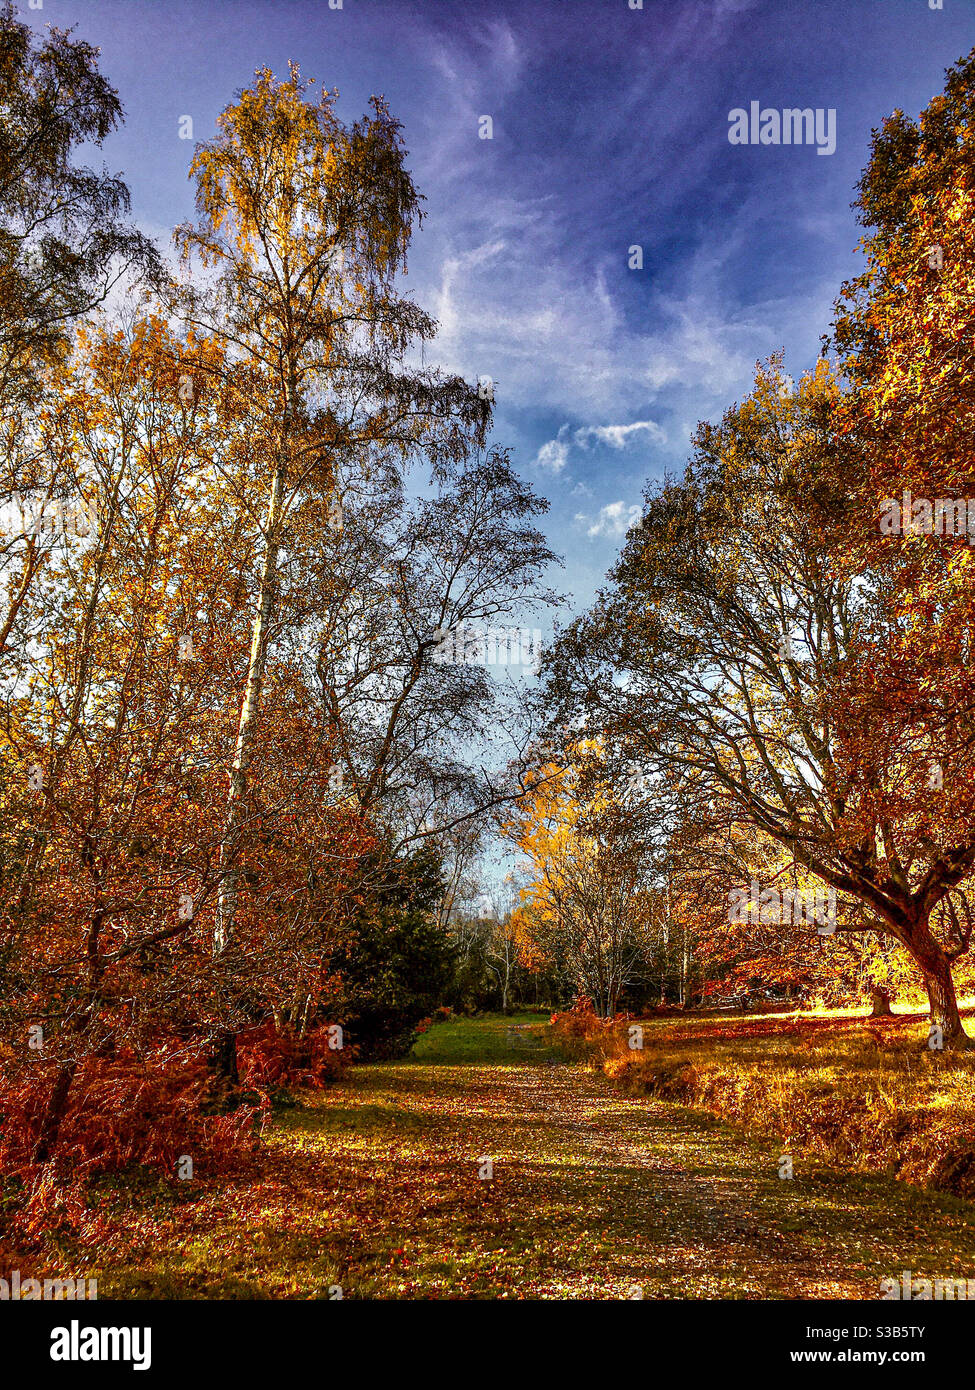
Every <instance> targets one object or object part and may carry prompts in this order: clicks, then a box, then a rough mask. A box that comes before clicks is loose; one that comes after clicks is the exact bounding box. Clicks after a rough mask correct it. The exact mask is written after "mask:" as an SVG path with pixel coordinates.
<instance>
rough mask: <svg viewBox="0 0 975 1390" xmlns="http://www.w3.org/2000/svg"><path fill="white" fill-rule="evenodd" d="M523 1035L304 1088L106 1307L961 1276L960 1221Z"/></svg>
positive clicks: (866, 1294)
mask: <svg viewBox="0 0 975 1390" xmlns="http://www.w3.org/2000/svg"><path fill="white" fill-rule="evenodd" d="M540 1025H541V1021H540V1020H539V1019H538V1018H534V1019H531V1020H530V1021H529V1020H527V1019H526V1018H525V1017H524V1016H522V1017H520V1018H518V1019H515V1020H504V1019H497V1018H495V1019H484V1020H478V1021H476V1022H463V1021H462V1022H458V1023H451V1024H447V1025H443V1026H441V1027H438V1028H436V1029H434V1030H432V1031H431V1033H430V1034H428V1035H427V1036H426V1037H424V1038H423V1039H422V1040H421V1043H420V1046H419V1049H418V1051H419V1055H418V1056H416V1057H413V1058H410V1059H407V1060H406V1061H404V1062H399V1063H393V1064H389V1065H374V1066H362V1067H358V1068H353V1070H352V1071H351V1072H350V1074H349V1077H348V1080H347V1081H346V1082H344V1083H343V1084H341V1085H340V1086H336V1087H333V1088H332V1089H330V1090H328V1091H326V1092H324V1093H318V1094H314V1095H309V1094H306V1095H305V1096H304V1097H303V1099H302V1103H301V1105H300V1107H298V1108H296V1109H294V1110H289V1111H286V1112H284V1113H283V1114H282V1115H281V1116H280V1117H279V1118H278V1119H277V1120H276V1121H275V1124H274V1126H273V1128H272V1130H271V1132H270V1134H269V1136H268V1147H267V1150H266V1154H265V1157H264V1159H263V1160H262V1162H261V1167H260V1172H259V1173H255V1174H254V1175H253V1178H252V1179H250V1180H247V1181H245V1182H244V1183H243V1184H242V1183H241V1181H240V1179H238V1180H237V1181H236V1182H235V1183H234V1184H233V1186H232V1187H227V1188H219V1187H217V1188H214V1189H213V1190H212V1191H210V1192H208V1193H207V1194H205V1195H204V1194H201V1195H200V1196H199V1197H198V1198H196V1199H195V1200H193V1201H192V1203H191V1204H189V1206H187V1207H186V1208H184V1209H183V1210H182V1211H181V1212H180V1213H179V1220H178V1221H177V1222H174V1224H173V1230H172V1236H171V1242H169V1249H166V1245H167V1242H166V1241H165V1240H164V1241H163V1246H162V1248H161V1247H160V1245H159V1244H158V1243H155V1242H154V1249H153V1251H152V1254H151V1256H150V1257H149V1258H148V1259H147V1260H146V1261H144V1262H143V1261H133V1262H132V1263H130V1264H129V1265H128V1268H127V1270H126V1271H125V1272H124V1273H123V1272H122V1271H119V1270H118V1268H117V1266H116V1270H115V1271H114V1273H113V1272H111V1271H106V1274H105V1286H104V1294H103V1295H102V1296H105V1297H110V1296H111V1294H112V1291H113V1287H114V1290H115V1292H116V1295H117V1296H123V1297H124V1296H126V1295H128V1296H132V1295H133V1294H134V1295H136V1296H141V1297H146V1296H149V1297H152V1296H155V1297H164V1298H165V1297H174V1296H175V1297H183V1298H185V1297H194V1296H195V1297H202V1298H214V1297H216V1298H219V1297H231V1298H234V1297H237V1298H241V1297H243V1298H253V1297H272V1298H280V1297H292V1298H296V1297H297V1298H309V1297H310V1298H315V1297H319V1298H327V1297H329V1293H328V1289H329V1286H334V1285H336V1284H339V1285H341V1287H342V1296H343V1297H345V1298H377V1297H378V1298H406V1299H427V1298H434V1299H441V1298H447V1299H449V1298H479V1299H495V1298H515V1299H520V1298H549V1299H566V1298H568V1299H574V1298H583V1299H585V1298H600V1299H605V1298H629V1297H634V1296H639V1294H638V1293H637V1291H638V1290H639V1291H641V1292H642V1296H643V1297H644V1298H664V1299H666V1298H753V1299H754V1298H787V1299H794V1298H823V1297H825V1298H842V1297H854V1298H876V1297H877V1295H878V1288H879V1280H880V1279H881V1278H882V1277H883V1276H884V1275H887V1274H895V1275H899V1273H900V1271H901V1270H904V1269H911V1270H913V1271H914V1273H915V1274H919V1273H924V1272H930V1273H937V1274H943V1275H949V1274H950V1275H960V1274H975V1222H973V1217H975V1208H973V1206H972V1205H970V1204H967V1203H963V1202H960V1201H956V1200H954V1199H952V1198H950V1197H944V1196H940V1195H936V1194H933V1193H926V1192H922V1191H920V1190H918V1189H914V1188H911V1187H908V1186H907V1185H905V1184H901V1183H896V1182H893V1181H890V1180H888V1179H886V1178H884V1177H877V1178H874V1177H864V1176H863V1175H859V1174H850V1173H844V1172H840V1171H838V1170H837V1169H835V1168H830V1167H827V1166H824V1165H820V1164H812V1165H809V1164H806V1163H804V1162H802V1161H800V1160H798V1159H796V1158H795V1156H794V1163H795V1177H794V1178H793V1179H792V1180H783V1179H780V1178H779V1176H778V1168H777V1159H778V1156H779V1150H778V1149H777V1148H776V1147H775V1146H774V1145H773V1144H771V1143H766V1142H762V1141H760V1140H759V1141H753V1140H750V1139H749V1138H747V1137H745V1136H742V1135H741V1134H740V1133H737V1132H735V1131H733V1130H731V1129H730V1128H728V1127H727V1126H725V1125H723V1124H721V1123H720V1122H718V1121H717V1120H714V1119H712V1118H711V1117H709V1116H706V1115H701V1114H699V1113H697V1112H691V1111H688V1110H686V1109H683V1108H682V1107H679V1106H676V1105H672V1104H668V1103H665V1102H660V1101H654V1100H647V1099H644V1098H629V1097H626V1096H624V1095H622V1094H621V1093H619V1092H618V1091H616V1090H615V1089H614V1088H613V1087H612V1085H611V1084H610V1083H609V1082H607V1081H605V1080H604V1079H603V1078H601V1077H596V1076H593V1075H592V1074H590V1073H588V1072H586V1071H585V1070H583V1069H581V1068H579V1067H577V1066H569V1065H564V1064H559V1063H554V1062H553V1061H552V1060H551V1059H550V1058H549V1056H548V1055H547V1053H546V1049H545V1046H544V1043H543V1042H542V1034H543V1029H542V1027H541V1026H540ZM486 1157H490V1158H491V1159H492V1161H493V1174H494V1175H493V1178H492V1179H491V1180H485V1179H482V1178H481V1177H479V1169H480V1168H481V1165H482V1160H483V1159H484V1158H486ZM146 1254H147V1256H148V1255H149V1251H147V1252H146ZM174 1286H175V1288H178V1289H179V1290H180V1291H179V1292H174ZM101 1288H102V1286H101V1285H100V1290H101Z"/></svg>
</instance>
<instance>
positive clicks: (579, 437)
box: [535, 420, 667, 473]
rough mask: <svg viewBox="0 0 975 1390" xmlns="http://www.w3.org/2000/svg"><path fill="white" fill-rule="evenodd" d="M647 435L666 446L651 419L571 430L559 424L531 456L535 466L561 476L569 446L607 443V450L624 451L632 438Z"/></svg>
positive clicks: (567, 457)
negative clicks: (553, 436) (556, 430)
mask: <svg viewBox="0 0 975 1390" xmlns="http://www.w3.org/2000/svg"><path fill="white" fill-rule="evenodd" d="M641 436H647V437H649V438H650V439H651V440H653V441H654V442H655V443H658V444H664V443H666V440H667V436H666V434H665V432H664V431H663V430H662V429H661V427H660V426H659V425H658V424H657V422H656V421H655V420H634V421H633V423H632V424H629V425H580V426H579V428H578V429H576V430H572V429H571V428H570V426H569V425H567V424H566V425H562V426H561V428H560V429H559V432H558V434H557V435H556V437H555V438H554V439H549V440H547V441H546V442H545V443H544V444H543V445H542V446H541V448H540V449H539V451H538V453H537V455H536V457H535V467H536V468H545V469H548V470H549V471H550V472H552V473H561V472H562V470H563V468H565V466H566V464H567V463H568V462H569V455H570V452H571V450H572V446H573V444H575V445H578V446H579V447H580V448H583V449H589V448H591V447H592V446H593V444H607V445H608V446H609V447H610V448H611V449H625V448H626V446H627V444H630V443H631V442H633V441H634V440H635V439H637V438H638V437H641Z"/></svg>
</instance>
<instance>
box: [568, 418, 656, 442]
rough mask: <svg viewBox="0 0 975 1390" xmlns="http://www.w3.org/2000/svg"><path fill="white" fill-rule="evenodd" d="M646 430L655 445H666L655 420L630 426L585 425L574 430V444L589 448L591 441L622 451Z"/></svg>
mask: <svg viewBox="0 0 975 1390" xmlns="http://www.w3.org/2000/svg"><path fill="white" fill-rule="evenodd" d="M641 430H646V431H647V432H648V434H649V435H650V438H651V439H652V440H653V441H654V442H655V443H656V444H666V442H667V436H666V434H665V433H664V431H663V430H662V429H661V428H660V426H659V425H658V424H657V423H656V421H655V420H634V422H633V424H632V425H586V426H584V427H583V428H582V429H578V430H576V435H575V437H576V443H577V444H581V445H583V447H584V448H588V447H589V443H590V441H591V440H598V441H599V443H600V444H608V445H609V446H610V447H611V448H613V449H623V448H625V447H626V445H627V444H628V443H629V442H630V440H631V439H632V438H633V436H634V435H635V434H638V433H639V432H640V431H641Z"/></svg>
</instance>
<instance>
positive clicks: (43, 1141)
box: [32, 1061, 78, 1163]
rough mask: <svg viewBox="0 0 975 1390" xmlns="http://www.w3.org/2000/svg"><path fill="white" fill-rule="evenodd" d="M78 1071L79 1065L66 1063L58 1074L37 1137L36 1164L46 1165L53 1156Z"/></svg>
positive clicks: (34, 1153)
mask: <svg viewBox="0 0 975 1390" xmlns="http://www.w3.org/2000/svg"><path fill="white" fill-rule="evenodd" d="M77 1070H78V1063H77V1062H76V1061H75V1062H66V1063H65V1064H64V1066H63V1067H62V1068H61V1070H60V1071H59V1072H58V1076H57V1080H56V1081H55V1083H54V1089H53V1091H52V1092H51V1095H50V1099H49V1100H48V1102H47V1111H46V1112H45V1115H44V1120H43V1123H42V1124H41V1132H40V1134H39V1135H38V1137H37V1143H36V1144H35V1146H34V1152H33V1155H32V1158H33V1160H34V1162H35V1163H46V1162H47V1160H48V1159H49V1158H50V1156H51V1150H52V1149H53V1148H54V1146H55V1144H56V1143H57V1142H58V1134H59V1133H60V1130H61V1121H62V1120H63V1119H64V1112H65V1111H66V1110H67V1108H68V1094H69V1092H70V1090H71V1083H72V1081H74V1077H75V1072H76V1071H77Z"/></svg>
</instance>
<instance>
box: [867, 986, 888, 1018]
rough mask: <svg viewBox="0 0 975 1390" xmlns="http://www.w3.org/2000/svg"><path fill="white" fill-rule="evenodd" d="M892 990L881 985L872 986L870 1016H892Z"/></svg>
mask: <svg viewBox="0 0 975 1390" xmlns="http://www.w3.org/2000/svg"><path fill="white" fill-rule="evenodd" d="M890 1016H891V1009H890V991H889V990H886V989H884V988H883V986H881V985H871V986H870V1017H871V1018H890Z"/></svg>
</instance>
